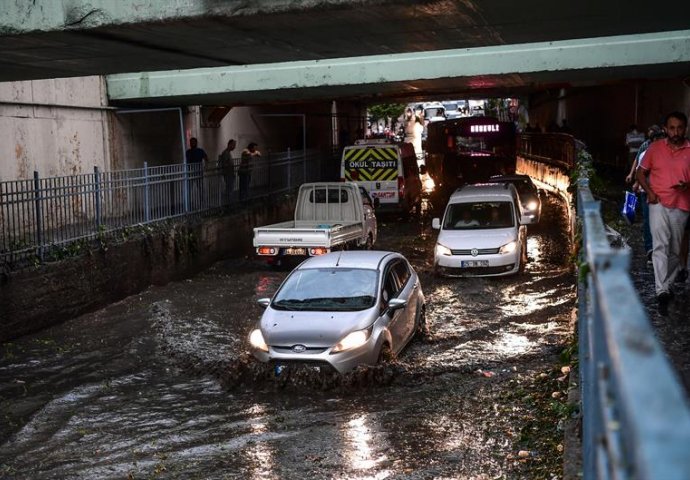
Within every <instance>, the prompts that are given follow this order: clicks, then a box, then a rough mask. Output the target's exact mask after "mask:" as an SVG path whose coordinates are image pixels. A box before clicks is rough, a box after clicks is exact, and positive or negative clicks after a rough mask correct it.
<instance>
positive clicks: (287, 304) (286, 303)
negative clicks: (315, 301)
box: [273, 298, 309, 310]
mask: <svg viewBox="0 0 690 480" xmlns="http://www.w3.org/2000/svg"><path fill="white" fill-rule="evenodd" d="M308 301H309V300H308V299H307V300H300V299H298V298H287V299H285V300H278V301H277V302H274V303H273V306H274V307H278V308H284V309H285V310H299V308H294V307H295V306H298V305H304V303H305V302H308Z"/></svg>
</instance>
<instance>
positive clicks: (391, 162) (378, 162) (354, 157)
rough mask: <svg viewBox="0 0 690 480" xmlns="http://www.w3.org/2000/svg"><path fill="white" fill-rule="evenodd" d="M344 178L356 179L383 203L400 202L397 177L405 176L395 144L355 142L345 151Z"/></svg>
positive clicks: (394, 203) (348, 179)
mask: <svg viewBox="0 0 690 480" xmlns="http://www.w3.org/2000/svg"><path fill="white" fill-rule="evenodd" d="M341 176H342V179H343V180H345V181H352V182H357V183H358V184H359V185H361V186H363V187H364V188H366V189H367V191H368V192H369V195H371V196H372V198H378V199H379V201H380V202H381V205H390V206H392V205H397V204H398V201H399V200H400V199H399V198H398V177H399V176H400V177H401V176H402V165H401V159H400V149H399V148H398V147H397V146H396V145H380V146H379V145H355V146H352V147H346V148H345V150H344V151H343V164H342V175H341Z"/></svg>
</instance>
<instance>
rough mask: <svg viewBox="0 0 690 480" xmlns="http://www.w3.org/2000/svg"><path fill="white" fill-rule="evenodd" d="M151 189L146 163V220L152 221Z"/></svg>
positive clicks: (145, 163)
mask: <svg viewBox="0 0 690 480" xmlns="http://www.w3.org/2000/svg"><path fill="white" fill-rule="evenodd" d="M150 195H151V189H150V185H149V164H148V162H144V220H145V221H146V222H147V223H148V222H150V221H151V199H150Z"/></svg>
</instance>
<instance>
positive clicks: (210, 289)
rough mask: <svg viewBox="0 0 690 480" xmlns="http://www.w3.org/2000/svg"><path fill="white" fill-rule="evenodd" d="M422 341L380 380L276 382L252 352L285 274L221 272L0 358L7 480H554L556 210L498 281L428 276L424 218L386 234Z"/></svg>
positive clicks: (562, 254)
mask: <svg viewBox="0 0 690 480" xmlns="http://www.w3.org/2000/svg"><path fill="white" fill-rule="evenodd" d="M379 221H380V224H379V228H380V231H379V242H378V245H377V247H378V248H380V249H390V250H398V251H401V252H402V253H403V254H404V255H405V256H407V258H408V259H409V260H410V261H411V262H412V264H413V266H414V267H415V269H416V270H417V271H418V273H419V275H420V279H421V283H422V287H423V289H424V292H425V295H426V299H427V322H428V334H427V335H425V336H424V337H423V338H415V339H414V340H413V342H412V343H411V344H410V345H409V346H408V347H407V348H406V350H405V351H403V354H402V355H401V356H400V358H398V359H397V360H395V361H394V362H392V363H391V364H390V365H385V366H376V367H370V368H360V369H358V370H356V371H354V372H353V373H351V374H348V375H344V376H337V375H335V374H331V373H322V372H316V371H313V370H307V369H300V368H297V369H294V370H289V369H288V370H287V371H284V372H283V373H282V374H281V375H280V376H278V377H276V376H275V374H274V372H273V370H272V369H271V368H270V367H266V366H263V365H259V364H257V363H256V362H254V361H253V360H252V359H251V358H250V357H249V356H248V354H247V343H246V336H247V333H248V331H249V329H250V327H251V326H252V325H253V323H254V322H255V321H256V319H258V318H259V316H260V315H261V312H262V310H261V308H260V307H259V306H258V305H257V304H256V299H258V298H261V297H265V296H270V295H271V294H272V293H273V292H274V291H275V290H276V289H277V287H278V285H279V284H280V282H281V281H282V279H283V278H284V277H285V275H286V272H279V271H273V270H270V269H268V268H267V267H265V266H263V265H261V264H259V263H257V262H255V261H253V260H252V259H238V260H228V261H224V262H220V263H218V264H216V265H215V266H214V267H213V268H211V269H209V270H208V271H206V272H204V273H202V274H200V275H198V276H196V277H194V278H192V279H188V280H186V281H181V282H176V283H172V284H169V285H167V286H165V287H152V288H150V289H148V290H147V291H145V292H143V293H141V294H140V295H135V296H132V297H130V298H127V299H126V300H124V301H121V302H119V303H117V304H114V305H111V306H109V307H107V308H105V309H103V310H100V311H98V312H95V313H92V314H88V315H84V316H82V317H79V318H76V319H73V320H71V321H68V322H66V323H64V324H62V325H59V326H57V327H53V328H51V329H48V330H45V331H44V332H41V333H39V334H36V335H32V336H28V337H24V338H21V339H19V340H16V341H14V342H10V343H6V344H3V345H2V360H1V361H0V397H1V398H0V401H1V404H0V419H2V423H1V427H0V478H17V479H20V478H31V479H41V478H46V479H48V478H84V479H86V478H89V479H90V478H113V479H122V478H185V479H186V478H200V479H202V478H203V479H206V478H218V479H221V478H257V479H259V478H260V479H281V478H304V477H312V478H352V479H364V478H375V479H383V478H404V479H407V478H409V479H428V478H438V479H444V478H478V479H483V478H487V479H488V478H492V479H493V478H558V477H560V476H561V475H562V450H563V445H562V441H563V432H562V424H563V421H564V420H565V419H566V418H567V417H568V415H569V414H570V413H571V411H570V409H569V407H568V405H567V403H566V400H565V395H566V391H567V388H568V375H567V372H568V367H567V364H568V361H569V358H568V355H567V352H568V351H569V350H570V349H571V348H572V345H571V342H572V330H573V326H572V324H571V322H572V318H571V317H572V309H573V306H574V303H575V286H574V282H575V278H574V274H573V273H572V270H571V268H570V265H569V262H570V260H569V259H570V253H569V246H568V237H567V233H566V231H565V228H566V225H567V216H566V211H565V208H564V206H563V204H562V203H561V202H560V201H559V200H558V199H556V198H555V197H547V198H545V201H544V211H543V215H542V221H541V223H540V224H539V225H537V226H534V227H530V230H529V240H528V253H529V256H530V263H529V265H528V267H527V269H526V272H525V273H524V274H520V275H517V276H514V277H510V278H505V279H495V278H492V279H489V278H483V279H446V278H436V277H434V276H433V274H432V260H433V258H432V247H433V244H434V240H435V235H434V234H433V232H432V231H431V230H430V229H429V227H428V223H429V222H428V219H425V221H424V222H422V223H420V222H419V221H418V220H416V219H414V220H412V221H406V222H402V221H399V220H398V219H395V218H386V217H382V218H380V219H379Z"/></svg>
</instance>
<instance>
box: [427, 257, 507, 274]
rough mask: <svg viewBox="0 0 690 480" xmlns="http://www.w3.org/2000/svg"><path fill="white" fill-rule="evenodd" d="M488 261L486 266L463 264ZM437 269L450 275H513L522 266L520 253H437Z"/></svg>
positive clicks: (435, 261)
mask: <svg viewBox="0 0 690 480" xmlns="http://www.w3.org/2000/svg"><path fill="white" fill-rule="evenodd" d="M477 261H479V262H488V264H487V265H486V266H463V262H477ZM434 265H435V267H436V271H438V273H440V274H441V275H445V276H448V277H478V276H486V277H500V276H507V275H513V274H515V273H517V272H518V270H519V268H520V254H519V252H513V253H510V254H505V255H501V254H495V255H478V256H476V257H473V256H471V255H436V258H435V259H434Z"/></svg>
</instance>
